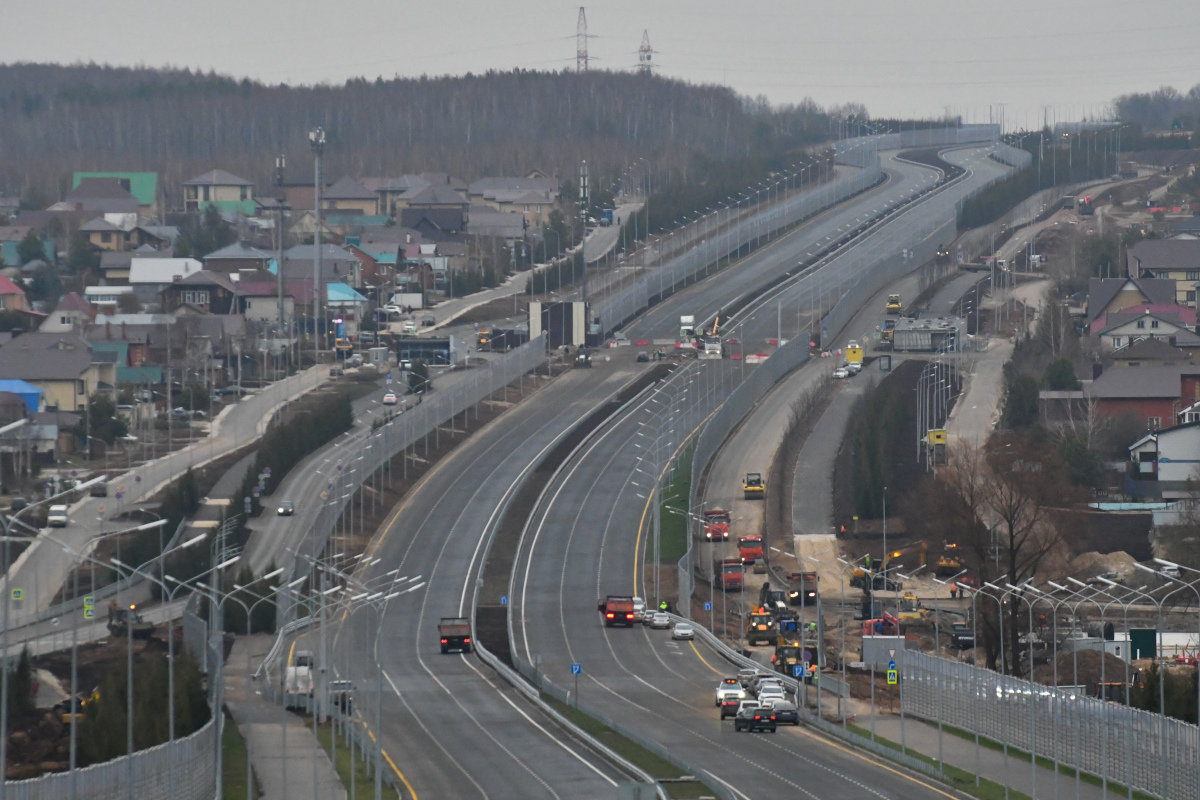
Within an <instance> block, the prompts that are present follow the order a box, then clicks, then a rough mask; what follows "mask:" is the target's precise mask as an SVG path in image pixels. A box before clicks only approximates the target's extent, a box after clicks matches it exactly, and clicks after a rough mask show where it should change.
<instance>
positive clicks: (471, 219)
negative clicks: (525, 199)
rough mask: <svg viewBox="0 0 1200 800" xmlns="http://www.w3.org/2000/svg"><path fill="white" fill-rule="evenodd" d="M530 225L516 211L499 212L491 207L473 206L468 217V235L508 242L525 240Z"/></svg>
mask: <svg viewBox="0 0 1200 800" xmlns="http://www.w3.org/2000/svg"><path fill="white" fill-rule="evenodd" d="M527 224H528V223H527V222H526V220H525V217H524V216H523V215H522V214H519V213H517V212H515V211H497V210H495V209H494V208H492V207H491V206H479V205H473V206H471V210H470V212H469V213H468V215H467V233H469V234H471V235H473V236H494V237H496V238H499V239H504V240H506V241H510V242H511V241H515V240H517V239H521V238H524V236H525V231H526V225H527Z"/></svg>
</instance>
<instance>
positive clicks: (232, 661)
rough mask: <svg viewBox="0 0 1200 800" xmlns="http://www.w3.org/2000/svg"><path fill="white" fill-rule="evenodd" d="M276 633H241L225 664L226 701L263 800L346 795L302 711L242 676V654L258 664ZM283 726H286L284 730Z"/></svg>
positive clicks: (341, 799) (341, 798)
mask: <svg viewBox="0 0 1200 800" xmlns="http://www.w3.org/2000/svg"><path fill="white" fill-rule="evenodd" d="M274 641H275V637H274V636H271V635H268V634H256V635H254V636H251V637H250V638H249V639H247V638H246V637H245V636H239V637H238V638H237V640H236V641H235V642H234V645H233V649H232V651H231V652H230V654H229V660H228V661H227V662H226V664H225V707H226V708H227V709H229V714H230V715H231V716H232V717H233V721H234V722H235V723H236V724H237V727H238V732H239V733H241V734H242V738H243V739H245V741H246V746H247V748H248V749H249V755H250V762H251V764H252V765H253V767H254V774H255V775H256V776H257V777H258V785H259V788H260V789H262V792H263V793H262V795H261V797H262V798H263V800H318V798H320V799H321V800H345V798H346V787H344V786H343V785H342V782H341V780H340V779H339V778H338V775H337V773H336V772H335V771H334V768H333V762H332V761H331V760H330V759H329V754H328V753H326V752H325V751H324V750H323V749H322V748H321V746H320V744H318V742H317V737H315V736H313V732H312V728H310V727H308V726H307V725H305V724H304V720H303V719H302V718H301V717H298V716H296V715H295V714H292V713H291V712H288V711H284V710H283V709H282V708H280V707H279V704H278V703H273V702H271V700H270V699H269V696H268V695H267V694H266V693H265V692H264V689H265V687H263V686H262V685H261V683H259V682H257V681H251V680H249V679H248V678H247V677H246V668H245V667H246V656H247V654H249V656H250V663H251V664H259V663H261V662H262V659H263V658H264V657H265V656H266V654H267V651H268V650H270V649H271V645H272V643H273V642H274ZM285 729H286V730H285Z"/></svg>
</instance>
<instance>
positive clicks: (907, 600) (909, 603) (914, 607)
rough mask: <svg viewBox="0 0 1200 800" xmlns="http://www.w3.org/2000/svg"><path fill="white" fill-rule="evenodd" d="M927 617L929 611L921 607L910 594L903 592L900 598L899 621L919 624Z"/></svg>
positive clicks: (915, 597)
mask: <svg viewBox="0 0 1200 800" xmlns="http://www.w3.org/2000/svg"><path fill="white" fill-rule="evenodd" d="M928 616H929V611H928V610H927V609H925V608H923V607H922V606H921V601H920V600H919V599H917V596H916V595H915V594H913V593H912V592H905V593H904V595H903V596H902V597H901V598H900V613H899V617H900V621H901V622H919V621H920V620H923V619H925V618H926V617H928Z"/></svg>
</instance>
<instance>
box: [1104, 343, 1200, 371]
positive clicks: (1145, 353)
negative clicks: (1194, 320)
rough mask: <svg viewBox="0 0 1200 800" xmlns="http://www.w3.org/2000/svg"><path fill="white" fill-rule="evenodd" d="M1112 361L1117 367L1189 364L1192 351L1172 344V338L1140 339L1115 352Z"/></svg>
mask: <svg viewBox="0 0 1200 800" xmlns="http://www.w3.org/2000/svg"><path fill="white" fill-rule="evenodd" d="M1198 338H1200V337H1198ZM1112 362H1113V366H1117V367H1149V366H1153V367H1162V366H1167V365H1170V364H1189V363H1191V362H1192V353H1190V352H1188V351H1186V350H1184V349H1182V348H1180V347H1177V346H1175V345H1173V344H1171V341H1170V339H1160V338H1149V339H1138V340H1137V341H1135V342H1134V343H1133V344H1131V345H1128V346H1126V347H1122V348H1121V349H1120V350H1117V351H1115V352H1113V353H1112Z"/></svg>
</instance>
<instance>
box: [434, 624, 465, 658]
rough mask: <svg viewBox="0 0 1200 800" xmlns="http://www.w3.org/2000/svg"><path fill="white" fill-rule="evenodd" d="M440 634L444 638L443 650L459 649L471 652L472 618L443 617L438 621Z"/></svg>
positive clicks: (459, 650)
mask: <svg viewBox="0 0 1200 800" xmlns="http://www.w3.org/2000/svg"><path fill="white" fill-rule="evenodd" d="M438 636H439V638H441V640H442V652H443V653H449V652H450V651H451V650H457V651H458V652H460V653H469V652H471V620H469V619H467V618H466V617H442V618H441V620H440V621H439V622H438Z"/></svg>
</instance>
